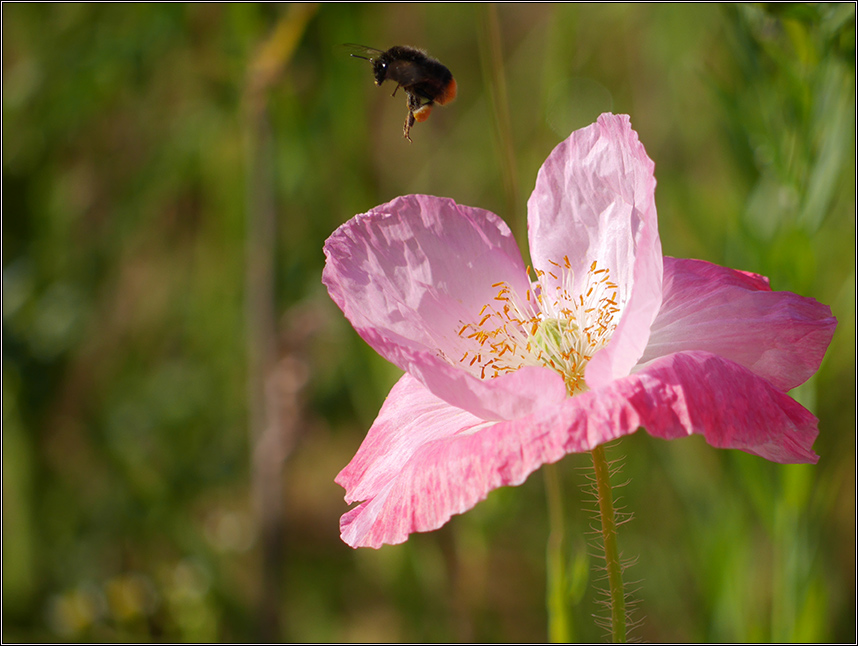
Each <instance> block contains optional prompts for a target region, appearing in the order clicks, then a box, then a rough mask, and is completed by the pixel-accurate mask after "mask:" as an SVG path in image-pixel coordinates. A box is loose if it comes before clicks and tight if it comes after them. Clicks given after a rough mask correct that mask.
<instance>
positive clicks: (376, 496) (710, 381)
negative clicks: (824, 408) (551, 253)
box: [337, 352, 818, 548]
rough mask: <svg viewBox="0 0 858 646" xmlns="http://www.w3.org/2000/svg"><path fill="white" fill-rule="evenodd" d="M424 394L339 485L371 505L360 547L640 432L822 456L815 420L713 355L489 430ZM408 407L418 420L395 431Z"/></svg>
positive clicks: (387, 417) (364, 512)
mask: <svg viewBox="0 0 858 646" xmlns="http://www.w3.org/2000/svg"><path fill="white" fill-rule="evenodd" d="M419 388H420V386H419V384H417V382H416V381H414V380H412V379H411V378H410V377H408V376H407V375H406V376H405V377H403V379H402V380H401V381H400V383H399V384H397V387H395V388H394V389H393V390H392V391H391V394H390V395H389V397H388V401H387V402H385V407H383V409H382V413H381V414H380V415H379V421H377V422H376V424H374V425H373V428H372V429H370V432H369V434H368V435H367V438H366V439H365V441H364V446H365V447H366V448H364V446H362V447H361V450H360V451H359V452H358V454H357V455H356V456H355V459H354V460H353V461H352V463H351V464H349V465H348V466H347V467H346V468H345V469H344V470H343V471H342V473H341V474H340V476H338V478H337V482H339V483H340V484H341V485H343V486H344V487H345V488H346V490H347V495H346V498H347V500H352V501H354V500H362V501H363V502H360V504H358V505H357V506H356V507H354V508H353V509H351V510H350V511H348V512H347V513H346V514H345V515H343V517H342V519H341V521H340V529H341V534H342V538H343V540H344V541H345V542H346V543H347V544H349V545H351V546H352V547H374V548H378V547H380V546H381V545H382V544H385V543H386V544H396V543H401V542H403V541H405V540H406V539H407V538H408V535H409V534H411V533H413V532H426V531H431V530H434V529H437V528H439V527H441V526H442V525H443V524H445V523H446V522H447V521H448V520H449V519H450V518H451V517H452V516H453V515H455V514H460V513H463V512H465V511H467V510H468V509H471V508H472V507H473V506H474V505H475V504H476V503H478V502H479V501H481V500H483V499H485V498H486V496H487V495H488V493H489V492H490V491H492V490H493V489H496V488H498V487H501V486H506V485H518V484H521V483H522V482H524V480H525V479H526V478H527V477H528V476H529V475H530V474H531V473H532V472H533V471H535V470H536V469H538V468H539V467H540V466H542V465H543V464H547V463H553V462H556V461H558V460H559V459H561V458H562V457H563V456H564V455H566V454H567V453H581V452H585V451H590V450H592V449H593V448H594V447H596V446H598V445H600V444H603V443H605V442H608V441H610V440H612V439H615V438H617V437H620V436H622V435H627V434H629V433H633V432H634V431H636V430H637V429H638V428H640V427H644V428H645V429H646V430H647V431H648V432H649V434H650V435H653V436H655V437H660V438H664V439H674V438H678V437H682V436H685V435H691V434H693V433H698V434H702V435H704V436H705V438H706V441H707V442H708V443H709V444H711V445H712V446H715V447H718V448H735V449H741V450H743V451H746V452H748V453H752V454H755V455H759V456H761V457H764V458H766V459H768V460H772V461H775V462H781V463H802V462H810V463H815V462H816V461H817V459H818V457H817V456H816V455H815V454H814V453H813V451H812V448H811V447H812V445H813V441H814V440H815V438H816V436H817V433H818V430H817V419H816V418H815V417H814V416H813V415H812V414H811V413H810V412H809V411H807V410H806V409H805V408H803V407H802V406H801V405H800V404H798V403H797V402H796V401H795V400H793V399H791V398H790V397H789V396H788V395H786V394H785V393H783V392H781V391H779V390H778V389H777V388H775V387H774V386H772V385H771V384H770V383H769V382H768V381H766V380H765V379H762V378H760V377H758V376H757V375H755V374H753V373H752V372H750V371H749V370H748V369H747V368H744V367H743V366H740V365H738V364H735V363H732V362H730V361H727V360H725V359H722V358H720V357H717V356H714V355H711V354H708V353H705V352H687V353H678V354H674V355H670V356H668V357H662V358H659V359H656V360H655V361H653V362H652V363H650V364H649V365H647V366H644V367H643V368H642V369H641V370H640V371H639V372H637V373H634V374H632V375H629V376H628V377H625V378H623V379H619V380H617V381H614V382H612V383H611V384H609V385H608V386H606V387H605V388H602V389H600V390H598V391H589V392H586V393H583V394H580V395H577V396H575V397H571V398H568V399H567V400H565V401H564V402H563V403H562V404H561V405H558V406H555V407H551V408H548V409H543V410H540V411H539V412H537V413H535V414H534V415H531V416H530V417H529V418H526V419H520V420H515V421H508V422H497V423H490V422H489V423H484V424H482V425H481V424H480V423H479V420H478V418H476V417H473V416H468V415H467V414H464V415H462V411H456V410H447V411H444V410H443V408H444V406H445V405H444V404H443V402H438V401H432V399H433V398H432V395H431V394H418V393H419ZM385 408H387V409H388V410H385ZM409 408H410V411H411V412H410V417H409V421H408V422H407V423H406V424H405V425H401V424H397V423H395V422H396V416H397V414H398V413H401V412H402V411H406V410H409ZM421 418H422V419H421ZM433 424H437V428H434V429H433V428H432V426H433ZM415 431H417V432H416V433H415Z"/></svg>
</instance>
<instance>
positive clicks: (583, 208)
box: [527, 114, 662, 388]
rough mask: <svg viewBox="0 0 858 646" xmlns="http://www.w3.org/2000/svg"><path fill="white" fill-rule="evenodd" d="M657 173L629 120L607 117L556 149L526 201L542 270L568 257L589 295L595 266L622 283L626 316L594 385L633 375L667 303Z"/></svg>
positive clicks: (598, 365)
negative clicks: (589, 275)
mask: <svg viewBox="0 0 858 646" xmlns="http://www.w3.org/2000/svg"><path fill="white" fill-rule="evenodd" d="M653 170H654V164H653V162H652V160H651V159H650V158H649V157H647V154H646V151H645V150H644V148H643V145H641V143H640V141H639V140H638V136H637V133H636V132H635V131H634V130H632V128H631V124H630V122H629V117H628V116H626V115H613V114H603V115H602V116H600V117H599V120H598V121H597V123H595V124H593V125H592V126H589V127H587V128H582V129H581V130H577V131H575V132H573V133H572V135H571V136H570V137H569V138H568V139H566V141H564V142H563V143H561V144H560V145H559V146H557V148H555V149H554V151H553V152H552V153H551V154H550V155H549V157H548V159H547V160H546V161H545V163H544V164H543V165H542V168H541V169H540V171H539V175H538V176H537V179H536V188H535V189H534V191H533V194H532V195H531V197H530V200H529V201H528V203H527V209H528V235H529V239H530V250H531V256H532V258H533V262H534V265H535V266H536V268H537V269H540V270H544V271H546V272H549V271H551V270H552V267H553V266H554V263H558V264H564V263H565V260H566V259H568V260H569V263H570V264H571V267H572V269H573V270H574V272H575V289H576V293H584V292H586V290H587V285H586V280H587V273H588V270H589V269H590V266H591V264H592V263H593V262H594V261H595V262H596V264H597V266H598V268H600V269H606V268H607V269H608V270H609V271H610V278H611V281H612V282H614V283H616V284H617V286H618V302H619V303H620V307H621V310H622V311H621V316H620V319H619V322H618V325H617V329H616V331H615V332H614V334H613V336H612V337H611V341H610V342H609V343H608V344H607V345H606V346H605V347H604V348H603V349H602V350H601V351H599V352H598V353H596V355H595V356H594V357H593V359H592V360H591V361H590V363H589V364H588V365H587V369H586V381H587V384H588V386H590V388H599V387H601V386H604V385H606V384H607V383H609V382H610V381H611V380H613V379H616V378H618V377H623V376H625V375H627V374H629V371H630V370H631V369H632V367H633V366H634V365H635V364H636V363H637V362H638V359H639V358H640V356H641V354H642V353H643V351H644V348H645V347H646V344H647V340H648V337H649V328H650V325H651V324H652V322H653V320H654V319H655V316H656V314H657V312H658V308H659V306H660V305H661V276H662V256H661V241H660V240H659V237H658V221H657V214H656V208H655V176H654V174H653Z"/></svg>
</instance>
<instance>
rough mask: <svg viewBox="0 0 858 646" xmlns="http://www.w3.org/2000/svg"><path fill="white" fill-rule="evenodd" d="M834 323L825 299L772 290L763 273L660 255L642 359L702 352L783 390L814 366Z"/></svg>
mask: <svg viewBox="0 0 858 646" xmlns="http://www.w3.org/2000/svg"><path fill="white" fill-rule="evenodd" d="M836 325H837V320H836V319H835V318H834V317H833V316H832V315H831V308H829V307H828V306H827V305H823V304H821V303H819V302H817V301H815V300H814V299H812V298H805V297H803V296H799V295H797V294H793V293H792V292H773V291H771V288H770V287H769V284H768V281H767V280H766V279H765V278H763V277H762V276H758V275H756V274H748V273H746V272H739V271H736V270H733V269H728V268H726V267H720V266H718V265H713V264H712V263H708V262H704V261H702V260H687V259H677V258H669V257H666V258H665V259H664V297H663V300H662V306H661V310H660V311H659V313H658V317H656V320H655V321H654V322H653V325H652V331H651V333H650V338H649V344H648V345H647V348H646V351H645V352H644V355H643V357H641V363H645V362H647V361H651V360H652V359H655V358H657V357H660V356H665V355H668V354H672V353H674V352H679V351H682V350H703V351H706V352H711V353H713V354H716V355H718V356H720V357H723V358H725V359H729V360H730V361H734V362H735V363H738V364H741V365H743V366H745V367H747V368H749V369H750V370H752V371H753V372H755V373H756V374H758V375H760V376H761V377H763V378H765V379H767V380H768V381H770V382H771V383H772V384H773V385H774V386H776V387H777V388H779V389H781V390H783V391H787V390H789V389H791V388H795V387H796V386H798V385H799V384H802V383H804V382H805V381H806V380H807V379H808V378H809V377H810V376H811V375H812V374H813V373H814V372H816V371H817V370H818V369H819V364H820V362H821V361H822V357H823V355H824V354H825V351H826V349H827V348H828V345H829V343H830V342H831V337H832V336H833V335H834V328H835V327H836Z"/></svg>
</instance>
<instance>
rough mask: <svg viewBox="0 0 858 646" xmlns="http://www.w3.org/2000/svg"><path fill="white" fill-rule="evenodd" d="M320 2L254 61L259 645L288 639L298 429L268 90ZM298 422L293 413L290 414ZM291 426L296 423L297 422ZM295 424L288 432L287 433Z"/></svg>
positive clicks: (250, 345) (249, 308)
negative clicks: (285, 362)
mask: <svg viewBox="0 0 858 646" xmlns="http://www.w3.org/2000/svg"><path fill="white" fill-rule="evenodd" d="M315 10H316V5H313V4H293V5H290V7H289V10H288V11H287V12H286V14H285V15H284V16H282V17H281V18H280V20H279V21H278V22H277V24H276V25H275V27H274V30H273V31H272V33H271V35H270V36H269V37H268V39H267V40H266V41H265V42H263V43H262V45H261V47H260V48H259V49H258V50H257V52H256V55H255V56H254V58H253V59H252V60H251V61H250V64H249V66H248V71H247V79H246V85H245V96H244V109H245V115H244V119H245V128H246V137H247V159H248V181H247V238H246V244H247V256H246V266H245V269H246V274H245V277H246V284H245V291H246V301H245V307H246V320H247V354H248V384H247V386H248V409H249V420H248V424H249V434H250V447H251V478H252V482H251V487H252V496H253V504H254V510H255V513H256V517H257V528H258V531H259V535H260V543H261V563H260V568H261V581H262V584H261V590H260V594H259V599H258V601H257V631H258V640H259V641H260V642H263V643H264V642H269V643H270V642H278V641H281V628H282V626H281V625H280V620H279V616H280V606H281V597H282V590H281V577H282V573H283V560H284V554H283V543H284V508H283V498H282V483H281V481H282V474H283V463H284V461H285V459H286V455H287V453H288V450H289V447H290V444H291V436H292V435H294V431H295V429H294V426H295V425H296V424H294V423H292V424H288V425H287V424H285V423H284V422H287V421H289V420H285V419H283V417H284V416H283V415H282V413H283V411H284V410H289V409H290V408H291V407H289V406H284V404H286V403H287V402H284V401H282V396H283V394H284V389H283V388H281V387H280V385H281V384H280V383H279V381H280V380H279V379H278V370H277V367H278V341H277V313H276V304H275V303H276V285H275V278H274V270H275V253H276V240H277V236H276V231H277V212H276V209H275V202H274V167H273V163H272V159H273V157H274V154H273V152H274V151H273V141H272V136H271V124H270V121H269V115H268V105H267V93H268V89H269V88H270V87H271V86H272V84H273V83H274V82H275V81H277V79H278V78H279V76H280V74H281V73H282V71H283V69H284V68H285V67H286V65H287V64H288V63H289V61H290V60H291V58H292V54H293V52H294V51H295V47H296V45H297V44H298V41H299V40H300V37H301V35H302V34H303V33H304V30H305V28H306V25H307V22H308V21H309V20H310V18H311V17H312V15H313V13H314V12H315ZM289 417H292V416H289ZM291 421H293V422H294V421H295V420H294V419H292V420H291ZM287 426H289V428H287Z"/></svg>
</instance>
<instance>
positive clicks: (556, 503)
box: [542, 464, 573, 644]
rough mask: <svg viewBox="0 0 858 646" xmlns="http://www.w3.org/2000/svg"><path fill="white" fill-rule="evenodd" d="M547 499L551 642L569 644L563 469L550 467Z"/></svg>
mask: <svg viewBox="0 0 858 646" xmlns="http://www.w3.org/2000/svg"><path fill="white" fill-rule="evenodd" d="M542 470H543V473H544V477H545V497H546V498H547V499H548V524H549V532H550V533H549V535H548V546H547V548H546V568H545V569H546V572H545V576H546V579H547V581H546V584H547V595H548V600H547V601H548V603H547V608H548V641H549V642H551V643H552V644H567V643H569V642H571V641H573V639H572V637H573V635H572V619H571V617H570V613H569V605H570V604H569V587H570V586H569V576H568V572H569V568H568V566H567V565H566V553H565V548H566V512H565V510H564V508H563V507H564V505H563V488H562V485H561V482H560V473H559V467H558V466H557V465H556V464H546V465H544V466H543V467H542Z"/></svg>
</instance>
